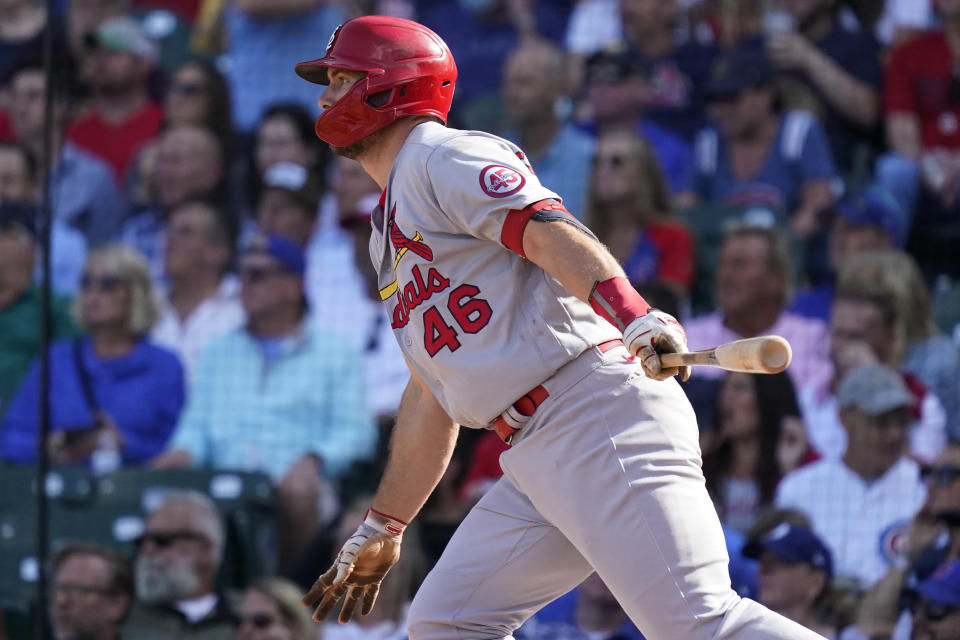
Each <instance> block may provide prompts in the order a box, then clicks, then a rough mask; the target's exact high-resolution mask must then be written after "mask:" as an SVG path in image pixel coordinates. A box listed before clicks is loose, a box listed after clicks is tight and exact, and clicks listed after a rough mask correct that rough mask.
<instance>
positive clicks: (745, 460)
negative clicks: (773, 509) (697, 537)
mask: <svg viewBox="0 0 960 640" xmlns="http://www.w3.org/2000/svg"><path fill="white" fill-rule="evenodd" d="M715 413H716V415H715V416H714V419H713V424H712V428H711V429H710V430H709V431H706V432H704V433H702V434H701V436H700V442H701V449H702V450H703V473H704V476H705V477H706V481H707V489H708V490H709V491H710V495H711V497H712V498H713V501H714V504H715V505H716V507H717V514H718V515H719V516H720V521H721V522H722V523H723V524H724V525H726V526H728V527H731V528H733V529H735V530H737V531H739V532H741V533H746V532H747V530H748V529H749V528H750V527H751V526H752V525H753V522H754V520H755V519H756V518H757V516H758V515H759V514H760V513H761V512H762V511H763V510H765V509H767V508H768V507H770V506H771V505H772V504H773V496H774V492H775V491H776V488H777V483H778V482H779V481H780V478H782V477H783V476H784V475H785V474H786V473H788V472H790V471H793V470H794V469H796V468H797V467H799V466H800V465H801V464H803V463H804V462H807V461H809V448H808V446H807V441H806V432H805V430H804V426H803V421H802V420H801V418H800V406H799V404H798V403H797V397H796V393H795V392H794V389H793V383H792V382H791V381H790V377H789V376H788V375H787V374H786V373H778V374H776V375H772V376H758V375H750V374H747V373H729V374H727V377H726V378H724V381H723V383H722V384H721V386H720V392H719V393H718V394H717V406H716V411H715Z"/></svg>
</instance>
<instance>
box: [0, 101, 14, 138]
mask: <svg viewBox="0 0 960 640" xmlns="http://www.w3.org/2000/svg"><path fill="white" fill-rule="evenodd" d="M16 139H17V136H16V135H14V133H13V127H11V126H10V112H9V111H6V110H4V109H0V142H12V141H14V140H16Z"/></svg>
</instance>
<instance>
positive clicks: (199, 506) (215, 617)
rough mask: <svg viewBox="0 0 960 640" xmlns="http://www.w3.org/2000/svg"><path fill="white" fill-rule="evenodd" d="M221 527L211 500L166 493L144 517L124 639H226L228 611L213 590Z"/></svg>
mask: <svg viewBox="0 0 960 640" xmlns="http://www.w3.org/2000/svg"><path fill="white" fill-rule="evenodd" d="M223 544H224V530H223V523H222V522H221V520H220V514H219V513H218V512H217V509H216V507H215V506H214V504H213V501H212V500H210V498H208V497H207V496H205V495H203V494H202V493H198V492H193V491H189V492H170V493H168V494H167V495H166V496H165V497H164V500H163V502H161V504H160V506H159V507H158V508H157V509H155V510H154V511H153V512H152V513H151V514H150V516H149V517H148V518H147V523H146V527H145V529H144V533H143V536H142V537H141V539H140V550H139V552H138V553H137V557H136V563H135V580H136V596H137V600H136V603H135V604H134V607H133V610H132V611H131V612H130V617H129V619H128V620H127V623H126V625H125V626H124V629H123V637H124V639H125V640H127V639H129V640H221V639H222V640H227V639H232V638H234V637H235V633H234V624H233V619H234V615H233V612H232V611H231V610H230V608H229V604H228V603H227V601H226V599H225V598H223V597H221V596H220V595H219V594H217V592H216V591H215V589H214V582H215V580H216V576H217V571H218V569H219V566H220V561H221V557H222V554H223Z"/></svg>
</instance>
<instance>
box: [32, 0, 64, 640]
mask: <svg viewBox="0 0 960 640" xmlns="http://www.w3.org/2000/svg"><path fill="white" fill-rule="evenodd" d="M53 5H54V3H53V0H47V24H46V26H45V28H44V29H45V31H44V34H43V69H44V75H45V76H46V85H47V90H46V92H44V100H43V121H44V124H45V126H44V129H43V150H42V151H41V153H40V158H39V166H40V168H41V175H42V179H43V188H42V189H41V191H40V220H39V222H40V224H39V225H38V227H39V231H40V234H39V236H40V237H39V240H40V259H41V261H42V262H41V264H42V268H41V275H40V394H39V396H40V407H39V410H40V421H39V426H40V428H39V429H38V430H37V476H36V486H37V498H36V499H37V540H36V543H37V546H36V556H37V569H38V571H37V610H36V611H35V612H34V615H35V617H34V637H35V638H40V640H47V638H48V635H47V625H46V624H45V622H46V616H47V555H48V546H49V544H48V542H49V540H48V538H49V536H48V531H47V482H46V479H47V468H48V466H49V465H48V460H47V435H48V434H49V433H50V339H51V334H52V331H51V307H50V232H51V229H52V227H53V224H52V220H51V215H50V170H51V167H52V165H53V163H52V162H51V160H52V158H51V157H50V154H51V148H50V147H51V145H52V142H53V131H52V130H53V126H54V122H53V92H54V91H57V90H58V89H59V86H58V85H59V83H58V82H56V81H55V80H54V70H53V64H54V61H53V24H52V23H53V15H54V6H53Z"/></svg>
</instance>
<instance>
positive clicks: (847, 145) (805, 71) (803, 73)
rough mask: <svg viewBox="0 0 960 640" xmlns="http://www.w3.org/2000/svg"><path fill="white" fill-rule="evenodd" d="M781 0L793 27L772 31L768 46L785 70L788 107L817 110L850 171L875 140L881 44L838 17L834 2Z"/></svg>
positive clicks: (844, 170)
mask: <svg viewBox="0 0 960 640" xmlns="http://www.w3.org/2000/svg"><path fill="white" fill-rule="evenodd" d="M778 4H779V7H780V8H781V9H782V10H783V11H784V12H786V15H788V16H790V17H792V18H793V22H794V28H791V29H776V30H773V31H768V33H767V37H766V50H767V54H768V55H769V56H770V60H771V61H772V62H773V64H774V65H776V66H777V67H778V68H779V69H781V70H784V71H786V72H787V79H788V87H789V88H788V89H785V90H784V98H785V102H786V106H787V107H788V108H797V109H807V110H809V111H812V112H813V113H815V114H816V117H817V119H818V120H819V122H820V124H821V125H823V128H824V130H825V131H826V134H827V140H828V141H829V143H830V148H831V149H832V150H833V157H834V159H835V160H836V163H837V167H838V168H839V170H840V172H841V174H843V175H850V174H851V172H852V170H853V168H854V159H855V155H856V151H857V147H858V146H863V145H874V144H875V140H874V138H875V137H876V136H875V134H876V132H877V125H878V124H879V122H880V85H881V83H882V82H883V68H882V66H881V64H880V51H879V47H878V46H877V43H876V41H875V40H874V39H873V37H872V36H871V34H870V33H869V32H868V31H865V30H862V29H860V28H858V27H856V26H853V27H851V26H849V25H847V24H845V23H844V22H843V21H842V20H841V19H840V11H841V8H842V7H841V3H839V2H837V1H836V0H780V1H779V3H778ZM790 80H792V81H793V82H789V81H790ZM791 89H793V90H794V91H791ZM794 93H799V94H800V95H792V94H794Z"/></svg>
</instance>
